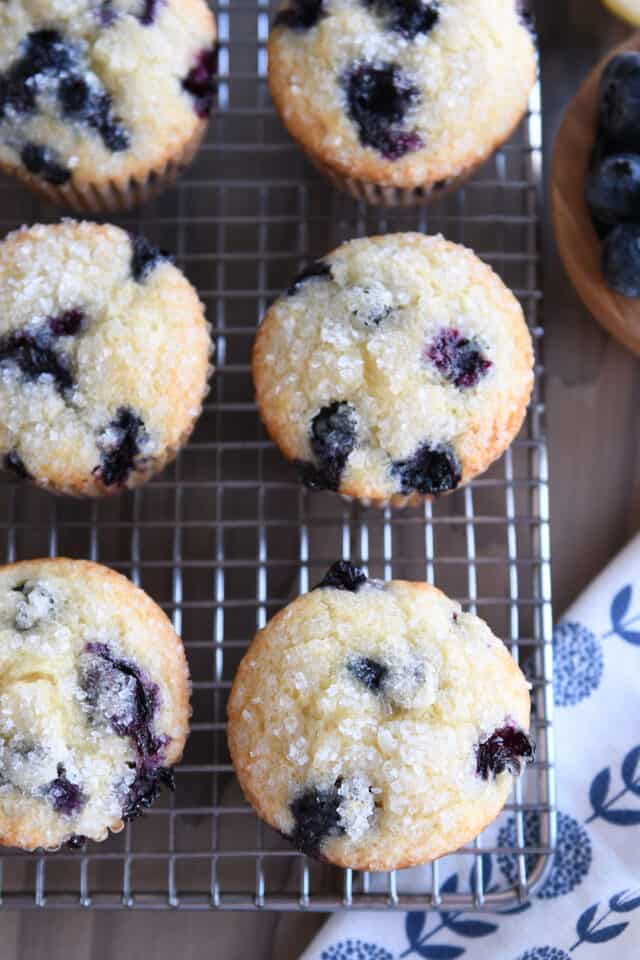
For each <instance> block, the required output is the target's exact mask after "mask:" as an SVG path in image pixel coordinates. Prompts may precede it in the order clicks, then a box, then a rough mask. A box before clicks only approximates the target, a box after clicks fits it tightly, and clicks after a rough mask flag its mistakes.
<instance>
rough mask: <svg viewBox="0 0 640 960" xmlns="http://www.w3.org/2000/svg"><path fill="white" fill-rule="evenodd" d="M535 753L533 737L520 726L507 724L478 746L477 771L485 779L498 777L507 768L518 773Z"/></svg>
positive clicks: (510, 771)
mask: <svg viewBox="0 0 640 960" xmlns="http://www.w3.org/2000/svg"><path fill="white" fill-rule="evenodd" d="M534 755H535V746H534V743H533V740H532V739H531V737H529V736H528V735H527V734H526V733H525V732H524V730H520V729H519V728H518V727H514V726H511V725H505V726H504V727H501V728H500V729H498V730H494V732H493V733H492V734H491V736H490V737H488V738H487V739H486V740H483V741H481V742H480V743H479V744H478V746H477V747H476V773H478V774H479V776H481V777H482V779H483V780H488V779H489V777H490V775H493V776H494V777H496V776H498V774H499V773H504V771H505V770H508V771H509V773H513V774H516V775H517V774H519V773H520V771H521V770H522V767H523V764H524V763H527V762H528V761H530V760H533V758H534Z"/></svg>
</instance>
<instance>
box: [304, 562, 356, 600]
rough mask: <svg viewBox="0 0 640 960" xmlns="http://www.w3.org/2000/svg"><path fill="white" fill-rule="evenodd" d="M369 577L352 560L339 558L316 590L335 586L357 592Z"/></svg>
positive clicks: (335, 587)
mask: <svg viewBox="0 0 640 960" xmlns="http://www.w3.org/2000/svg"><path fill="white" fill-rule="evenodd" d="M367 579H368V578H367V575H366V573H365V572H364V570H362V569H361V568H360V567H356V565H355V564H354V563H351V561H350V560H337V561H336V563H334V564H333V565H332V566H331V567H329V569H328V570H327V572H326V574H325V576H324V577H323V579H322V580H321V581H320V583H319V584H318V586H317V587H316V590H322V589H324V588H325V587H333V588H334V589H335V590H348V591H349V592H350V593H357V591H358V590H359V589H360V587H361V586H363V585H364V584H365V583H366V582H367Z"/></svg>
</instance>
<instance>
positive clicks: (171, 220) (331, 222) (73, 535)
mask: <svg viewBox="0 0 640 960" xmlns="http://www.w3.org/2000/svg"><path fill="white" fill-rule="evenodd" d="M213 7H214V9H215V11H216V13H217V16H218V27H219V35H220V67H219V68H220V78H219V93H218V106H217V109H216V111H215V115H214V117H213V119H212V124H211V130H210V135H209V137H208V142H207V144H206V146H205V147H204V149H203V150H202V151H201V153H200V154H199V156H198V158H197V159H196V161H195V164H194V165H193V166H192V167H191V168H190V169H189V171H187V173H186V174H185V176H184V177H183V179H182V181H181V182H180V183H179V184H178V186H177V187H176V188H175V189H174V190H172V191H170V192H169V193H168V194H166V195H165V196H163V197H162V198H160V199H159V200H158V201H157V202H155V203H154V204H153V205H151V206H148V207H147V208H145V209H144V210H143V211H142V212H140V213H139V214H135V215H133V216H132V217H128V218H126V219H122V220H121V221H120V222H121V223H122V224H123V225H124V226H126V227H128V228H131V229H140V230H142V231H144V232H145V233H146V234H147V235H148V236H149V237H150V238H151V239H152V240H154V241H155V242H157V243H158V244H159V245H161V246H162V247H165V248H167V249H169V250H172V251H174V252H175V253H176V255H177V259H178V262H179V264H180V265H181V266H182V267H183V268H184V269H185V271H186V272H187V274H188V276H189V277H190V279H191V280H192V281H193V282H194V283H196V284H197V285H198V287H199V290H200V295H201V297H202V299H203V300H204V301H205V303H206V306H207V310H208V316H209V319H210V321H211V324H212V327H213V334H214V337H215V340H216V349H217V361H216V362H217V368H218V369H217V373H216V376H215V379H214V381H213V386H212V391H211V394H210V397H209V401H208V403H207V404H206V407H205V410H204V413H203V416H202V418H201V420H200V422H199V424H198V427H197V429H196V431H195V434H194V436H193V439H192V441H191V443H190V444H189V445H188V447H187V448H186V449H185V450H184V451H183V453H182V455H181V456H180V457H179V459H178V461H177V462H176V463H175V464H174V465H173V466H172V467H171V468H169V469H168V470H167V471H165V472H164V473H163V474H162V475H161V476H160V477H159V478H158V479H156V480H155V481H154V482H153V483H151V484H150V485H148V486H147V487H146V488H145V489H142V490H138V491H136V492H134V493H130V494H126V495H123V496H121V497H118V498H114V499H110V500H108V501H105V502H95V503H92V502H82V501H73V500H65V499H58V498H54V497H52V496H49V495H46V494H44V493H42V492H40V491H37V490H34V489H32V488H30V487H28V486H24V485H20V484H17V483H15V482H13V481H11V480H8V479H7V480H5V481H2V484H1V486H0V549H2V551H3V553H4V556H5V557H6V559H7V561H12V560H14V559H24V558H28V557H35V556H42V555H46V554H50V555H62V556H65V555H66V556H74V557H89V558H91V559H93V560H98V561H100V562H102V563H106V564H109V565H111V566H113V567H115V568H116V569H118V570H121V571H122V572H124V573H125V574H127V575H128V576H130V577H131V578H132V579H133V580H134V581H135V582H136V583H137V584H139V585H140V586H142V587H143V588H144V589H146V590H147V591H148V592H149V593H150V594H151V596H152V597H154V598H155V599H156V600H157V601H158V602H159V603H161V604H162V606H163V607H164V609H165V610H167V612H168V613H169V615H170V616H171V617H172V618H173V622H174V624H175V627H176V629H177V631H178V632H179V633H181V634H182V636H183V638H184V641H185V645H186V648H187V652H188V655H189V660H190V663H191V670H192V674H193V680H194V683H193V708H194V712H193V724H192V733H191V737H190V739H189V742H188V745H187V749H186V753H185V756H184V759H183V762H182V763H181V764H180V766H179V767H178V769H177V773H176V780H177V790H176V793H175V794H173V795H171V796H168V797H164V798H163V800H162V801H160V802H159V803H158V805H156V807H155V808H154V809H152V810H151V811H149V812H148V813H147V814H145V816H144V817H143V818H142V819H140V820H138V821H136V822H134V823H132V824H130V825H128V826H127V828H126V829H125V830H124V831H123V832H122V833H121V834H119V835H118V836H114V837H111V838H110V839H109V840H108V841H106V842H105V843H103V844H89V845H88V846H87V847H86V849H85V850H82V851H67V850H63V851H60V852H58V853H56V854H51V855H38V854H35V855H26V854H23V853H20V852H13V851H8V852H7V853H6V855H5V856H3V857H2V858H0V904H1V905H2V906H5V907H77V906H82V907H95V908H115V907H128V908H166V907H181V908H191V909H207V908H220V909H229V908H231V909H248V910H251V909H255V908H272V909H279V910H296V909H301V908H302V909H312V910H323V911H327V910H333V909H336V908H338V907H351V908H373V907H376V908H381V907H389V908H392V909H393V908H407V907H410V908H413V909H416V908H418V907H420V908H424V907H429V906H435V907H442V908H446V909H451V908H456V909H474V908H476V909H482V908H484V909H498V908H501V907H504V906H508V905H509V904H512V903H515V902H516V901H517V900H524V899H526V898H527V896H528V895H529V894H530V893H531V891H532V890H533V888H534V887H536V885H538V884H539V883H540V882H542V879H543V875H544V871H545V866H546V863H547V861H548V859H549V855H550V853H551V852H552V849H553V844H554V823H553V815H552V811H553V806H554V789H555V788H554V756H553V740H552V730H551V707H552V697H551V686H550V684H551V646H550V643H551V628H552V621H551V602H550V567H549V559H550V558H549V516H548V477H547V451H546V446H545V440H544V403H543V398H542V386H543V361H542V333H543V331H542V327H541V324H540V316H539V314H540V305H541V291H540V288H539V223H538V210H539V203H540V177H541V132H540V131H541V124H540V101H539V96H540V94H539V89H536V90H535V91H534V93H533V97H532V100H531V109H530V113H529V115H528V117H527V119H526V121H525V122H523V124H522V125H521V128H520V129H519V130H518V132H517V133H516V135H515V136H514V138H513V139H512V141H511V142H510V143H509V144H508V145H507V146H505V147H504V148H503V149H502V150H501V151H500V152H499V153H497V154H496V156H495V157H494V158H493V159H492V160H491V161H490V162H489V163H488V164H487V165H486V167H485V168H484V169H483V170H482V171H481V172H480V174H479V175H478V176H477V177H476V178H475V179H474V180H473V181H472V182H471V183H469V185H468V186H467V187H466V188H465V189H464V190H461V191H459V192H457V193H456V194H454V195H452V196H450V197H448V198H445V199H443V200H442V201H441V202H440V203H439V204H438V205H436V206H434V207H433V208H432V209H430V210H427V209H422V208H419V209H416V210H412V211H400V212H399V211H393V212H392V211H380V210H374V209H367V208H365V207H364V206H363V205H360V204H357V203H355V202H353V201H351V200H350V199H348V198H345V197H343V196H341V195H338V194H337V193H336V192H335V191H334V190H333V189H332V188H331V187H330V186H328V185H327V184H326V183H325V182H324V181H322V180H320V179H319V177H318V176H317V175H316V174H315V173H314V172H313V171H312V170H311V168H310V166H309V165H308V164H307V162H306V160H305V159H304V157H303V156H302V154H301V153H300V151H299V150H298V149H297V148H296V147H295V146H294V145H293V144H292V143H291V142H290V140H289V139H288V137H287V135H286V133H285V132H284V130H283V128H282V126H281V124H280V122H279V121H278V119H277V117H276V116H275V114H274V111H273V109H272V106H271V103H270V100H269V94H268V90H267V84H266V79H265V77H266V68H267V54H266V49H265V42H266V40H267V35H268V29H269V18H270V17H269V14H270V11H269V6H268V2H266V0H219V2H218V3H216V4H213ZM57 215H58V214H56V212H55V211H53V210H51V209H46V208H44V209H43V207H42V204H41V203H40V202H38V201H37V200H35V199H33V198H32V197H31V196H30V195H28V194H27V193H26V192H25V191H22V190H20V189H19V188H17V187H16V186H15V185H14V184H9V183H7V182H2V183H0V224H1V227H2V231H3V232H5V231H7V230H9V229H11V228H13V227H15V226H17V225H18V224H20V223H24V222H34V221H36V220H40V221H42V220H45V221H46V220H54V219H56V217H57ZM407 229H411V230H421V231H425V232H432V233H433V232H438V231H441V232H442V233H444V234H445V235H446V236H447V237H449V238H450V239H452V240H456V241H460V242H463V243H466V244H468V245H469V246H471V247H473V248H475V250H476V251H477V252H478V253H479V254H480V256H482V257H483V258H484V259H485V260H487V261H488V262H489V263H491V264H492V265H493V266H494V267H495V268H496V269H497V270H498V272H499V273H500V274H501V275H502V277H503V278H504V279H505V281H506V282H507V283H508V284H509V286H511V287H512V289H514V290H515V292H516V294H517V295H518V296H519V297H520V300H521V301H522V305H523V307H524V309H525V311H526V315H527V318H528V321H529V324H530V328H531V332H532V334H533V338H534V342H535V345H536V358H537V373H538V376H537V383H536V388H535V391H534V396H533V401H532V404H531V408H530V412H529V416H528V419H527V422H526V425H525V427H524V429H523V432H522V434H521V436H520V438H519V439H518V441H517V442H516V443H515V444H514V446H513V447H512V449H511V450H510V451H509V452H508V453H507V454H506V456H505V457H503V458H502V460H501V461H500V462H499V463H498V464H496V465H495V466H494V467H493V468H492V469H491V470H490V471H489V473H487V474H486V475H484V476H483V477H482V478H480V479H478V480H476V481H475V483H473V484H472V486H470V487H468V488H467V489H464V490H460V491H458V492H456V493H455V494H453V495H452V496H450V497H447V498H445V499H443V500H441V501H439V502H438V503H437V504H434V505H433V506H431V505H427V506H425V507H424V508H421V509H418V510H416V509H413V510H406V511H404V512H397V511H395V512H393V511H390V510H388V509H387V510H385V511H384V512H383V511H378V510H364V509H361V508H359V507H358V506H356V505H346V504H345V503H343V502H342V501H341V500H339V499H338V498H337V497H336V496H332V495H330V494H310V493H309V492H307V491H305V490H304V489H302V488H301V487H300V486H299V485H298V484H297V483H296V480H295V477H294V474H293V470H292V468H290V467H289V466H288V465H287V464H286V463H285V462H284V461H283V460H282V459H281V457H280V456H279V455H278V453H277V451H276V450H275V449H274V447H273V446H272V444H271V443H270V442H269V441H268V440H267V437H266V436H265V434H264V432H263V430H262V428H261V426H260V424H259V422H258V418H257V415H256V409H255V406H254V403H253V391H252V384H251V376H250V353H251V346H252V341H253V335H254V331H255V327H256V324H257V322H258V319H259V317H260V316H261V314H262V313H263V312H264V310H265V308H266V307H267V305H268V303H269V302H270V300H271V299H272V298H273V297H274V296H275V295H276V294H277V293H279V292H280V290H281V289H283V288H284V287H286V286H287V285H288V284H289V282H290V279H291V277H292V276H293V275H294V274H295V273H296V272H297V271H298V269H299V268H300V266H301V265H302V264H303V263H304V261H306V260H307V259H309V258H312V257H315V256H319V255H322V254H323V253H325V252H327V251H328V250H330V249H331V248H333V247H334V246H335V245H336V244H338V243H339V242H341V241H343V240H345V239H347V238H350V237H354V236H362V235H366V234H371V233H384V232H388V231H396V230H407ZM338 557H351V558H353V559H354V560H356V561H358V562H361V563H362V564H363V565H364V566H366V567H367V568H368V570H369V573H370V574H371V575H372V576H376V577H384V578H391V577H396V578H406V579H415V580H420V579H427V580H429V581H434V582H435V583H437V584H438V586H440V587H441V588H442V589H443V590H445V591H446V592H447V593H448V594H450V595H452V596H454V597H456V598H458V599H459V600H461V601H462V603H463V604H464V605H465V606H466V607H467V608H468V609H469V610H471V611H476V612H477V613H479V614H480V615H481V616H483V617H484V618H485V619H487V620H488V622H489V623H490V625H491V626H492V628H493V629H494V631H495V632H496V633H497V634H498V635H500V636H502V637H503V638H504V639H505V642H506V643H507V644H508V646H509V648H510V649H511V650H512V652H513V654H514V656H515V657H516V659H518V660H519V662H520V663H521V664H522V666H523V668H524V669H525V671H526V672H527V675H528V677H529V679H530V681H531V684H532V697H533V705H534V716H533V727H534V733H535V735H536V738H537V743H538V753H537V759H536V762H535V763H534V764H532V765H531V767H530V768H529V770H528V772H527V774H526V777H525V780H524V781H523V782H520V783H518V784H517V785H516V787H515V790H514V793H513V795H512V796H511V797H510V800H509V803H508V804H507V806H506V808H505V811H504V813H503V814H502V815H501V817H500V819H499V821H498V823H497V828H496V829H494V830H492V832H491V833H490V834H489V835H484V836H481V837H480V838H479V839H478V840H477V841H476V842H475V843H474V844H472V845H470V846H469V847H468V848H465V849H464V850H463V851H462V852H461V853H460V854H459V855H458V856H457V857H456V858H455V860H453V859H451V858H445V859H444V860H442V861H440V862H438V863H435V864H433V865H432V867H431V868H428V869H426V870H423V871H421V872H420V873H419V874H415V873H413V874H412V873H411V871H407V872H404V873H398V874H393V873H391V874H382V875H376V876H375V877H374V876H372V875H368V874H362V873H355V872H351V871H339V870H337V869H334V868H330V867H327V866H325V865H320V864H317V863H313V862H311V861H308V860H307V859H306V858H305V857H303V856H302V855H300V854H297V853H296V852H295V851H293V850H292V849H291V848H290V846H289V845H288V844H287V843H286V841H284V840H283V839H282V838H281V837H279V836H278V835H277V834H276V833H275V832H273V831H272V830H271V829H270V828H268V827H266V826H264V825H262V824H261V823H259V822H258V821H257V819H256V817H255V815H254V814H253V812H252V811H251V810H250V809H249V807H248V806H247V805H246V803H245V802H244V800H243V798H242V795H241V793H240V791H239V788H238V786H237V784H236V782H235V780H234V777H233V772H232V768H231V765H230V761H229V755H228V751H227V746H226V739H225V705H226V698H227V694H228V691H229V688H230V686H231V681H232V678H233V675H234V672H235V669H236V666H237V664H238V662H239V660H240V658H241V657H242V654H243V652H244V650H245V648H246V645H247V643H248V642H249V640H250V639H251V637H252V636H253V634H254V632H255V630H256V628H257V627H261V626H262V625H263V624H265V623H266V621H267V619H268V618H269V617H270V616H271V615H272V614H273V613H274V612H275V611H276V610H278V609H279V608H280V607H281V606H282V605H283V604H285V603H286V602H287V601H289V600H290V599H291V598H292V597H294V596H295V595H296V594H297V593H299V592H301V591H306V590H307V589H308V588H309V585H310V584H313V583H314V582H317V581H318V580H319V579H320V577H321V575H322V574H323V572H324V571H325V569H326V568H327V566H328V565H329V564H330V563H331V562H333V561H334V560H335V559H336V558H338ZM483 855H484V858H483V859H481V858H482V857H483ZM491 855H494V856H493V857H492V859H491V861H489V856H491ZM461 858H462V859H461ZM489 862H491V864H492V866H493V869H492V882H489V871H488V865H489ZM474 864H475V867H476V869H475V870H473V869H472V867H473V865H474ZM481 864H483V865H484V867H483V868H479V867H480V865H481ZM454 872H456V873H457V875H458V877H459V879H458V882H457V884H456V885H455V889H454V884H453V882H451V881H450V882H449V883H447V879H449V878H450V877H451V876H452V874H453V873H454ZM467 878H468V879H467ZM496 878H499V880H498V882H497V883H496Z"/></svg>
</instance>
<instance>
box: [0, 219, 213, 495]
mask: <svg viewBox="0 0 640 960" xmlns="http://www.w3.org/2000/svg"><path fill="white" fill-rule="evenodd" d="M210 349H211V345H210V341H209V336H208V329H207V324H206V321H205V318H204V315H203V310H202V305H201V304H200V302H199V300H198V297H197V295H196V293H195V290H194V289H193V288H192V287H191V285H190V284H189V283H188V281H187V280H186V279H185V277H184V276H183V275H182V274H181V273H180V271H179V270H177V268H176V267H175V266H173V264H172V263H171V262H170V259H169V258H168V256H167V255H166V254H164V253H162V251H160V250H158V249H157V248H156V247H155V246H153V245H152V244H150V243H149V242H148V241H147V240H146V239H144V238H142V237H139V236H131V235H129V234H128V233H125V231H123V230H120V229H119V228H117V227H112V226H98V225H97V224H90V223H74V222H72V221H65V222H64V223H62V224H59V225H57V226H36V227H32V228H30V229H27V228H25V229H22V230H19V231H17V232H16V233H13V234H10V235H9V236H8V237H7V238H6V239H5V240H4V241H3V242H2V243H1V244H0V456H3V457H4V465H5V467H6V468H7V469H8V470H11V471H12V472H13V473H14V474H16V475H18V476H20V477H23V478H26V477H30V478H32V479H33V480H34V481H35V482H36V483H38V484H40V485H41V486H44V487H47V488H49V489H52V490H55V491H58V492H63V493H71V494H85V495H94V496H95V495H103V494H109V493H116V492H118V491H120V490H122V489H123V488H125V487H133V486H136V485H138V484H140V483H143V482H144V481H145V480H146V479H148V478H149V477H151V476H152V475H153V474H154V473H156V472H157V471H158V470H160V469H162V467H163V466H164V465H165V464H166V463H167V462H168V461H170V460H171V459H172V458H173V457H174V456H175V454H176V453H177V451H178V449H179V448H180V446H181V445H182V443H183V442H184V441H185V440H186V439H187V437H188V435H189V433H190V432H191V429H192V427H193V424H194V422H195V419H196V418H197V416H198V414H199V412H200V407H201V404H202V400H203V398H204V395H205V392H206V389H207V376H208V372H209V353H210Z"/></svg>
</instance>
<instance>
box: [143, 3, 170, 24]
mask: <svg viewBox="0 0 640 960" xmlns="http://www.w3.org/2000/svg"><path fill="white" fill-rule="evenodd" d="M164 2H165V0H143V4H142V12H141V13H140V15H139V19H140V23H141V24H142V26H143V27H150V26H151V24H152V23H153V22H154V21H155V19H156V17H157V16H158V10H159V9H160V7H161V6H162V5H163V3H164Z"/></svg>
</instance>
